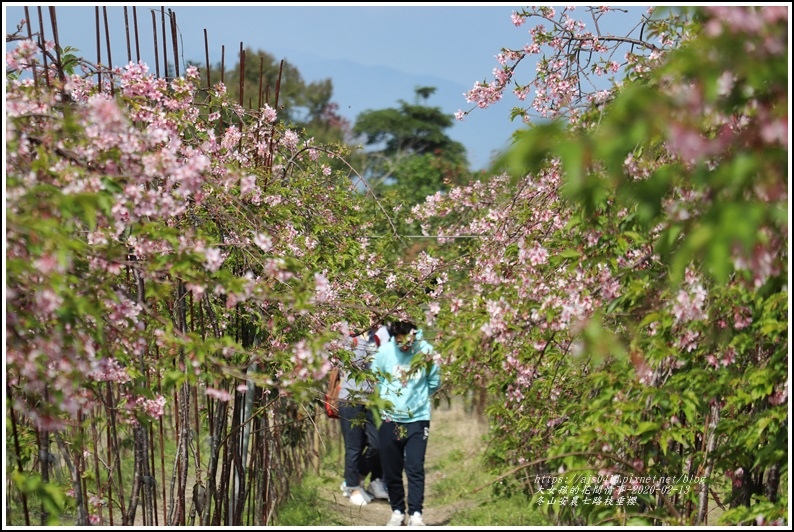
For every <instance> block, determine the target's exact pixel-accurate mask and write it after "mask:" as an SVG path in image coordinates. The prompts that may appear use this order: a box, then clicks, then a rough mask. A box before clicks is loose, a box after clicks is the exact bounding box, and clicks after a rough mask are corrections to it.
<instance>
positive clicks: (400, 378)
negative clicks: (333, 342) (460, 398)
mask: <svg viewBox="0 0 794 532" xmlns="http://www.w3.org/2000/svg"><path fill="white" fill-rule="evenodd" d="M389 335H390V338H389V341H388V342H384V343H383V344H381V346H380V347H379V348H378V351H377V353H376V354H375V360H374V361H373V363H372V370H373V372H374V373H375V375H376V378H377V380H378V392H379V394H380V398H381V399H382V400H383V401H384V402H387V405H388V404H389V403H390V405H389V406H388V407H387V408H384V409H383V410H382V411H381V425H380V427H379V429H378V450H379V454H380V459H381V466H382V469H383V479H384V481H385V483H386V489H387V490H388V492H389V504H390V505H391V508H392V516H391V519H390V520H389V522H388V523H387V526H401V525H402V524H403V521H404V519H405V515H408V516H409V517H408V526H422V525H424V524H425V523H424V521H423V520H422V511H423V505H424V498H425V452H426V451H427V438H428V436H429V434H430V411H431V404H430V397H431V396H432V395H433V394H434V393H435V392H436V390H438V388H439V386H440V384H441V370H440V368H439V366H438V364H436V363H435V362H434V361H433V346H432V345H430V344H429V343H428V342H427V341H425V340H424V339H423V338H422V331H421V330H418V329H417V328H416V325H414V324H413V323H412V322H410V321H398V322H395V323H393V324H391V326H390V327H389ZM403 471H404V472H405V476H406V478H407V480H408V497H407V511H408V512H407V514H406V496H405V487H404V485H403Z"/></svg>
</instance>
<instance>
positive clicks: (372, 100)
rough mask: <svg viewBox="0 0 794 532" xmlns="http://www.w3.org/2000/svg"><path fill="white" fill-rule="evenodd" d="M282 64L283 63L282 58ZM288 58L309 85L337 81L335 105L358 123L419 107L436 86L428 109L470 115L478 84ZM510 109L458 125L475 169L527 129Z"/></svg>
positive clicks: (475, 115)
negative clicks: (366, 116)
mask: <svg viewBox="0 0 794 532" xmlns="http://www.w3.org/2000/svg"><path fill="white" fill-rule="evenodd" d="M276 58H277V59H280V58H279V56H278V55H276ZM283 59H284V60H285V61H287V62H288V63H291V64H292V65H294V66H295V67H297V69H298V71H299V72H300V73H301V75H302V76H303V79H304V81H306V82H312V81H319V80H323V79H328V78H330V79H331V82H332V83H333V96H332V100H333V101H334V102H336V103H337V104H338V105H339V113H340V114H341V115H342V116H343V117H345V118H347V119H348V120H350V122H351V123H353V122H355V119H356V117H357V116H358V115H359V113H361V112H363V111H367V110H378V109H386V108H390V107H397V106H398V105H399V104H398V100H405V101H407V102H413V101H414V97H415V94H416V93H415V91H414V89H415V88H417V87H436V92H435V93H434V94H433V95H432V96H430V98H428V100H427V102H426V104H427V105H429V106H431V107H440V108H441V109H442V110H443V111H445V112H448V113H449V114H450V115H452V114H454V113H455V112H456V111H457V110H458V109H462V110H464V111H465V110H467V109H469V108H470V107H471V104H468V103H466V98H465V96H464V93H465V92H466V91H467V90H469V89H470V88H471V87H472V85H473V84H474V80H472V82H471V83H470V84H468V85H460V84H458V83H455V82H453V81H450V80H447V79H444V78H438V77H429V76H417V75H413V74H406V73H404V72H400V71H398V70H395V69H392V68H389V67H384V66H365V65H361V64H359V63H355V62H353V61H347V60H324V59H320V58H317V57H316V56H311V55H308V54H304V53H299V52H290V53H289V54H285V55H284V56H283ZM509 112H510V107H509V105H508V104H507V103H505V102H499V103H498V104H496V105H494V106H493V107H490V108H488V109H475V110H474V111H473V112H472V113H471V114H470V115H469V116H467V117H466V118H465V119H464V120H463V121H457V120H456V121H455V124H454V125H453V127H452V128H451V129H450V130H449V136H450V138H452V139H454V140H457V141H458V142H460V143H462V144H463V145H464V146H465V147H466V152H467V156H468V159H469V163H470V164H471V168H472V169H473V170H481V169H485V168H487V167H488V164H489V162H490V159H491V157H492V155H493V154H494V153H495V152H498V151H501V150H503V149H504V148H505V147H506V146H507V144H508V141H509V139H510V135H511V134H512V133H513V132H514V131H515V130H517V129H520V128H521V127H522V124H521V123H520V122H511V121H510V118H509Z"/></svg>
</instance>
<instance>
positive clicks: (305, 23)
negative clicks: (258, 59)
mask: <svg viewBox="0 0 794 532" xmlns="http://www.w3.org/2000/svg"><path fill="white" fill-rule="evenodd" d="M24 5H25V4H19V3H16V4H14V3H4V4H3V10H4V17H3V18H4V19H5V21H6V33H11V32H13V31H14V29H15V27H16V24H17V23H18V22H19V21H20V20H21V19H23V18H24V7H23V6H24ZM27 5H28V6H29V8H28V9H29V12H30V15H31V18H32V19H33V31H37V30H38V28H39V23H38V8H37V7H36V4H27ZM105 5H107V6H108V7H107V16H108V25H109V27H110V29H111V32H110V33H111V52H112V59H113V66H120V65H124V64H126V63H127V62H128V61H127V44H126V33H125V20H124V6H123V5H117V4H116V5H113V4H105ZM133 5H134V6H136V9H135V11H136V16H137V20H138V33H139V36H140V43H139V46H140V49H141V60H142V61H144V62H146V63H148V64H149V65H150V69H151V71H152V72H153V71H154V57H153V54H152V53H151V50H152V47H153V45H152V43H153V37H152V15H151V12H152V10H155V11H156V23H157V28H158V29H157V31H158V42H159V43H160V44H159V48H160V50H162V36H161V35H160V31H161V22H160V20H161V19H160V9H161V7H164V8H165V12H166V14H168V12H169V9H170V10H172V11H173V12H174V13H176V20H177V24H178V27H179V32H180V39H181V42H180V44H179V46H180V49H181V54H180V55H181V57H180V64H181V65H184V62H185V61H186V60H191V61H193V62H197V63H199V64H201V65H204V64H205V47H204V33H205V30H206V33H207V40H208V43H209V55H210V63H211V65H215V64H217V63H219V62H220V59H221V49H222V47H223V48H224V49H225V64H226V67H227V68H229V67H230V66H231V65H234V64H236V63H237V58H238V54H239V49H240V43H242V44H243V46H244V47H250V48H252V49H254V50H264V51H266V52H268V53H270V54H272V55H273V56H275V57H276V59H285V60H286V61H288V62H290V63H292V64H293V65H295V66H296V67H297V68H298V70H299V71H300V73H301V74H302V76H303V78H304V80H306V81H307V82H310V81H316V80H320V79H326V78H330V79H331V80H332V83H333V87H334V92H333V97H332V100H333V101H335V102H336V103H338V104H339V107H340V114H342V115H343V116H344V117H345V118H348V119H349V120H350V121H351V123H352V122H353V121H354V120H355V117H356V116H357V115H358V113H360V112H362V111H365V110H368V109H383V108H387V107H397V106H398V105H399V103H398V100H400V99H402V100H405V101H409V102H412V101H413V100H414V88H415V87H418V86H431V87H436V88H437V91H436V93H435V94H434V95H433V96H431V97H430V99H429V100H428V101H427V105H431V106H435V107H440V108H441V109H442V110H444V111H445V112H448V113H450V114H452V113H454V112H455V111H457V110H458V109H463V110H468V109H469V108H470V107H471V105H470V104H467V103H466V100H465V97H464V96H463V93H464V92H465V91H467V90H469V89H470V88H471V87H472V86H473V85H474V83H475V81H483V80H487V81H491V79H492V70H493V69H494V68H495V67H496V66H497V63H496V59H495V56H496V54H498V53H499V51H500V50H501V48H502V47H514V48H520V47H521V46H523V45H524V44H525V43H527V42H528V40H529V36H528V33H527V31H528V27H529V25H528V24H525V25H524V26H521V27H519V28H517V27H515V26H514V25H513V24H512V22H511V20H510V15H511V14H512V12H513V11H516V10H518V9H520V7H521V5H520V4H502V3H488V4H484V3H460V4H452V5H450V4H435V5H433V4H428V3H380V4H375V3H369V4H367V3H363V4H362V3H335V4H316V3H315V4H312V3H302V4H295V3H290V4H287V3H233V2H230V3H225V4H206V5H205V4H193V5H191V4H175V5H163V4H151V3H146V4H144V3H138V4H127V15H128V23H129V27H130V31H131V33H132V29H133V28H134V26H133V12H132V6H133ZM94 6H95V4H84V3H67V4H57V6H56V16H57V21H58V36H59V42H60V44H61V46H67V45H69V46H73V47H75V48H78V49H79V50H81V51H83V52H84V55H85V56H86V57H87V59H89V60H91V61H94V60H95V59H96V21H95V7H94ZM42 14H43V20H44V31H45V34H46V36H47V38H48V40H52V37H53V35H52V29H51V26H50V22H49V11H48V7H46V6H44V7H42ZM102 15H103V10H102V9H100V16H102ZM635 20H636V19H635ZM166 24H168V22H167V20H166ZM100 28H102V37H101V43H102V44H101V46H102V54H103V59H104V61H106V60H107V55H106V51H105V36H104V23H103V22H102V23H101V24H100ZM168 34H169V36H170V28H169V30H168ZM6 47H7V49H8V47H9V45H8V44H7V45H6ZM168 49H169V55H170V54H171V53H172V51H171V46H170V41H169V46H168ZM131 50H132V58H133V60H134V59H135V58H136V51H135V41H134V36H133V37H131ZM160 55H161V56H162V53H161V54H160ZM160 62H161V64H162V57H161V58H160ZM525 68H526V67H525ZM182 72H184V67H183V69H182ZM527 75H529V74H527ZM519 103H520V102H518V101H517V100H516V99H515V98H514V97H511V96H510V95H507V96H506V97H505V98H504V99H503V100H502V101H501V102H499V103H498V104H496V105H495V106H493V107H491V108H489V109H485V110H481V109H476V110H475V111H474V112H473V113H472V114H470V115H469V116H468V117H466V119H465V120H464V121H462V122H457V121H456V122H455V125H454V126H453V127H452V128H451V129H450V130H449V132H448V133H449V135H450V137H452V138H453V139H455V140H457V141H459V142H462V143H463V144H464V146H466V149H467V152H468V157H469V162H470V163H471V166H472V168H473V169H480V168H484V167H486V166H487V164H488V161H489V159H490V157H491V155H492V154H493V153H494V152H495V151H498V150H501V149H503V148H504V147H506V146H507V143H508V140H509V137H510V135H511V133H512V132H513V131H515V130H516V129H519V128H521V127H523V125H522V124H521V123H520V122H511V121H510V119H509V114H510V109H511V108H512V107H513V106H515V105H519Z"/></svg>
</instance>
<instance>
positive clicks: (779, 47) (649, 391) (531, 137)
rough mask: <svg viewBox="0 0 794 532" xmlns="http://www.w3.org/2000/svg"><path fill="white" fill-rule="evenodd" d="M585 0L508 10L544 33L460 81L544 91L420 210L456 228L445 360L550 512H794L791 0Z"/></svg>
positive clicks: (738, 517)
mask: <svg viewBox="0 0 794 532" xmlns="http://www.w3.org/2000/svg"><path fill="white" fill-rule="evenodd" d="M585 12H586V15H588V16H589V18H590V21H589V22H591V23H593V24H595V30H587V26H586V25H585V23H584V22H581V21H577V20H575V19H574V18H573V14H574V13H573V12H572V11H571V9H569V8H565V9H562V10H560V11H555V9H552V8H547V7H543V8H536V9H533V10H527V11H522V12H520V13H514V15H513V21H514V23H515V24H516V25H521V24H523V23H530V22H532V21H539V23H538V25H536V26H532V27H531V29H530V32H529V33H530V37H531V39H532V40H531V42H530V43H528V44H527V45H526V46H525V47H524V48H523V49H522V50H519V51H510V50H505V51H503V54H502V55H500V56H499V61H500V66H499V67H497V69H495V79H494V81H493V82H491V83H489V84H477V85H475V88H474V89H473V90H472V91H471V92H469V93H468V99H469V101H471V102H474V103H476V105H477V106H478V107H480V108H485V107H487V106H488V105H489V104H490V103H492V102H493V101H496V100H498V99H499V98H501V97H502V95H503V94H504V92H505V91H506V89H507V88H508V86H510V85H512V86H513V87H514V93H515V95H516V96H517V97H518V98H519V100H523V99H524V98H525V97H527V96H528V95H529V94H530V92H531V91H532V90H534V94H535V99H534V100H533V101H532V105H531V106H530V107H531V111H530V108H525V109H523V110H520V111H517V114H520V115H521V116H522V117H524V118H525V119H527V120H528V121H529V119H530V116H531V115H532V113H533V112H534V113H535V114H536V115H537V118H538V119H540V120H538V121H537V122H534V123H530V127H529V129H528V131H527V132H525V133H523V134H521V135H519V136H517V138H516V140H515V144H514V147H513V149H512V150H511V151H510V152H509V153H508V154H507V155H506V156H505V157H504V158H503V160H502V161H501V164H502V167H503V168H506V169H508V170H509V172H506V173H504V174H502V175H497V176H495V177H493V178H492V179H490V180H489V181H488V182H478V183H474V184H472V185H470V186H466V187H459V188H457V189H453V190H450V191H449V192H448V193H447V194H443V195H442V194H437V195H435V196H434V197H431V198H429V199H428V201H427V202H426V203H425V204H424V205H422V206H420V207H417V208H416V209H415V215H416V217H417V219H419V220H422V221H423V223H424V224H425V225H424V227H425V230H426V232H427V233H428V234H433V235H444V236H445V237H446V239H441V244H442V245H443V248H442V251H441V253H442V254H443V256H444V263H443V264H442V266H441V268H442V269H443V270H445V275H446V279H449V280H450V281H449V282H444V283H440V284H439V287H440V288H439V290H437V291H436V293H434V294H433V296H434V298H435V304H434V306H431V307H429V308H428V316H427V319H428V321H432V322H433V323H434V324H435V327H436V328H437V330H438V331H440V333H439V335H440V337H441V341H440V342H438V343H439V351H440V352H442V353H444V354H445V358H444V364H445V366H446V367H447V368H452V369H450V370H449V371H450V374H451V375H452V378H454V379H456V380H458V381H459V383H460V384H461V385H462V386H463V387H469V388H470V387H471V386H472V385H477V386H480V387H483V388H486V389H487V390H488V391H489V392H490V396H491V401H490V404H489V407H488V410H487V412H488V415H489V416H490V418H491V419H492V420H493V422H494V431H493V436H494V443H493V447H492V448H493V449H494V451H493V460H494V463H495V464H499V465H501V466H502V467H508V468H509V469H512V472H511V473H508V474H505V475H504V477H503V478H502V481H503V482H506V483H509V485H512V486H513V489H514V490H516V491H518V492H521V491H524V492H526V493H528V494H529V495H531V496H532V499H531V505H532V506H533V507H534V508H537V509H538V511H541V512H544V513H546V514H547V515H548V517H549V519H550V520H551V521H552V522H554V523H559V524H596V523H607V522H609V523H613V524H632V523H637V524H639V523H645V524H660V523H666V524H703V523H706V522H708V519H709V511H710V510H711V509H712V508H713V507H714V506H720V507H722V508H723V510H724V513H723V514H722V517H721V520H722V522H725V523H747V522H755V523H759V524H764V523H770V522H776V523H781V522H785V521H787V519H788V516H787V513H786V512H787V495H786V490H785V489H781V485H780V482H781V478H786V475H787V465H786V464H787V457H788V437H787V427H788V417H787V414H786V410H787V403H788V384H787V382H788V381H787V374H788V354H787V353H788V342H787V339H786V333H787V330H788V325H787V313H788V302H787V299H788V268H787V265H786V263H787V259H788V238H787V235H786V231H787V229H788V214H787V205H786V203H787V201H788V184H787V183H788V178H787V174H788V164H787V152H788V114H787V106H788V90H787V79H788V78H787V69H788V59H787V46H786V28H787V24H788V9H787V8H786V7H773V6H770V7H758V8H749V7H723V8H719V7H715V8H704V9H696V10H680V11H675V12H671V13H668V14H667V15H666V16H663V17H661V18H660V17H657V16H655V15H654V13H655V10H653V11H652V12H651V13H649V15H648V18H647V19H646V20H643V21H642V24H643V25H644V26H645V31H644V32H643V39H642V40H641V41H640V40H636V39H633V38H619V37H614V36H609V35H601V34H599V33H598V23H599V20H601V17H602V16H606V14H607V13H609V10H608V9H606V8H587V9H586V10H585ZM626 43H630V44H631V46H632V47H633V49H634V51H633V53H629V54H626V55H625V56H624V57H623V59H622V60H618V59H615V55H614V51H615V50H616V49H617V47H618V46H621V45H625V44H626ZM530 55H537V56H538V57H539V59H538V67H537V70H536V71H535V72H534V73H525V75H526V76H527V78H528V80H527V81H526V83H524V82H523V81H520V75H521V71H520V69H519V68H517V67H518V65H519V63H520V62H521V61H522V60H525V59H526V58H527V57H528V56H530ZM599 57H601V58H599ZM610 57H611V58H612V59H610ZM621 69H624V73H625V75H624V78H623V80H622V81H621V82H620V83H617V82H615V83H614V84H613V86H612V87H611V88H610V89H609V90H608V91H606V92H603V93H602V92H601V91H600V90H599V91H595V90H594V91H590V92H587V91H586V90H585V89H584V84H583V82H584V80H585V78H586V77H588V76H594V75H600V74H606V73H608V72H613V73H614V72H616V71H617V70H621ZM461 115H463V113H461ZM441 287H443V290H442V289H441ZM544 475H551V476H553V477H554V481H555V482H556V483H557V487H558V488H562V487H564V490H563V489H560V490H556V491H555V490H552V491H551V492H544V490H543V488H549V487H550V486H551V483H550V482H547V481H541V480H540V479H542V478H543V477H544ZM546 478H547V479H548V478H550V477H546ZM648 479H651V480H648ZM660 479H661V480H660ZM585 488H587V490H588V491H587V494H583V492H582V490H583V489H585ZM594 490H595V495H593V491H594ZM595 497H598V503H595V502H594V500H595ZM577 503H578V504H577Z"/></svg>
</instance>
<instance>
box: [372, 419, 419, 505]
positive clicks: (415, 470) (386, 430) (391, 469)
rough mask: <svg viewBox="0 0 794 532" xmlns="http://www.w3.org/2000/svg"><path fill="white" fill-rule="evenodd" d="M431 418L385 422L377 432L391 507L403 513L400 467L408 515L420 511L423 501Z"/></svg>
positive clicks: (403, 496)
mask: <svg viewBox="0 0 794 532" xmlns="http://www.w3.org/2000/svg"><path fill="white" fill-rule="evenodd" d="M429 434H430V421H414V422H411V423H396V422H394V421H384V422H383V423H381V426H380V430H379V431H378V440H379V442H380V448H379V449H380V463H381V465H382V467H383V480H384V481H385V482H386V487H387V488H388V490H389V503H390V504H391V509H392V510H399V511H401V512H402V513H406V512H405V487H404V486H403V470H405V476H406V477H407V478H408V515H412V514H413V513H414V512H420V513H421V512H422V507H423V505H424V502H425V451H427V437H428V435H429Z"/></svg>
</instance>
